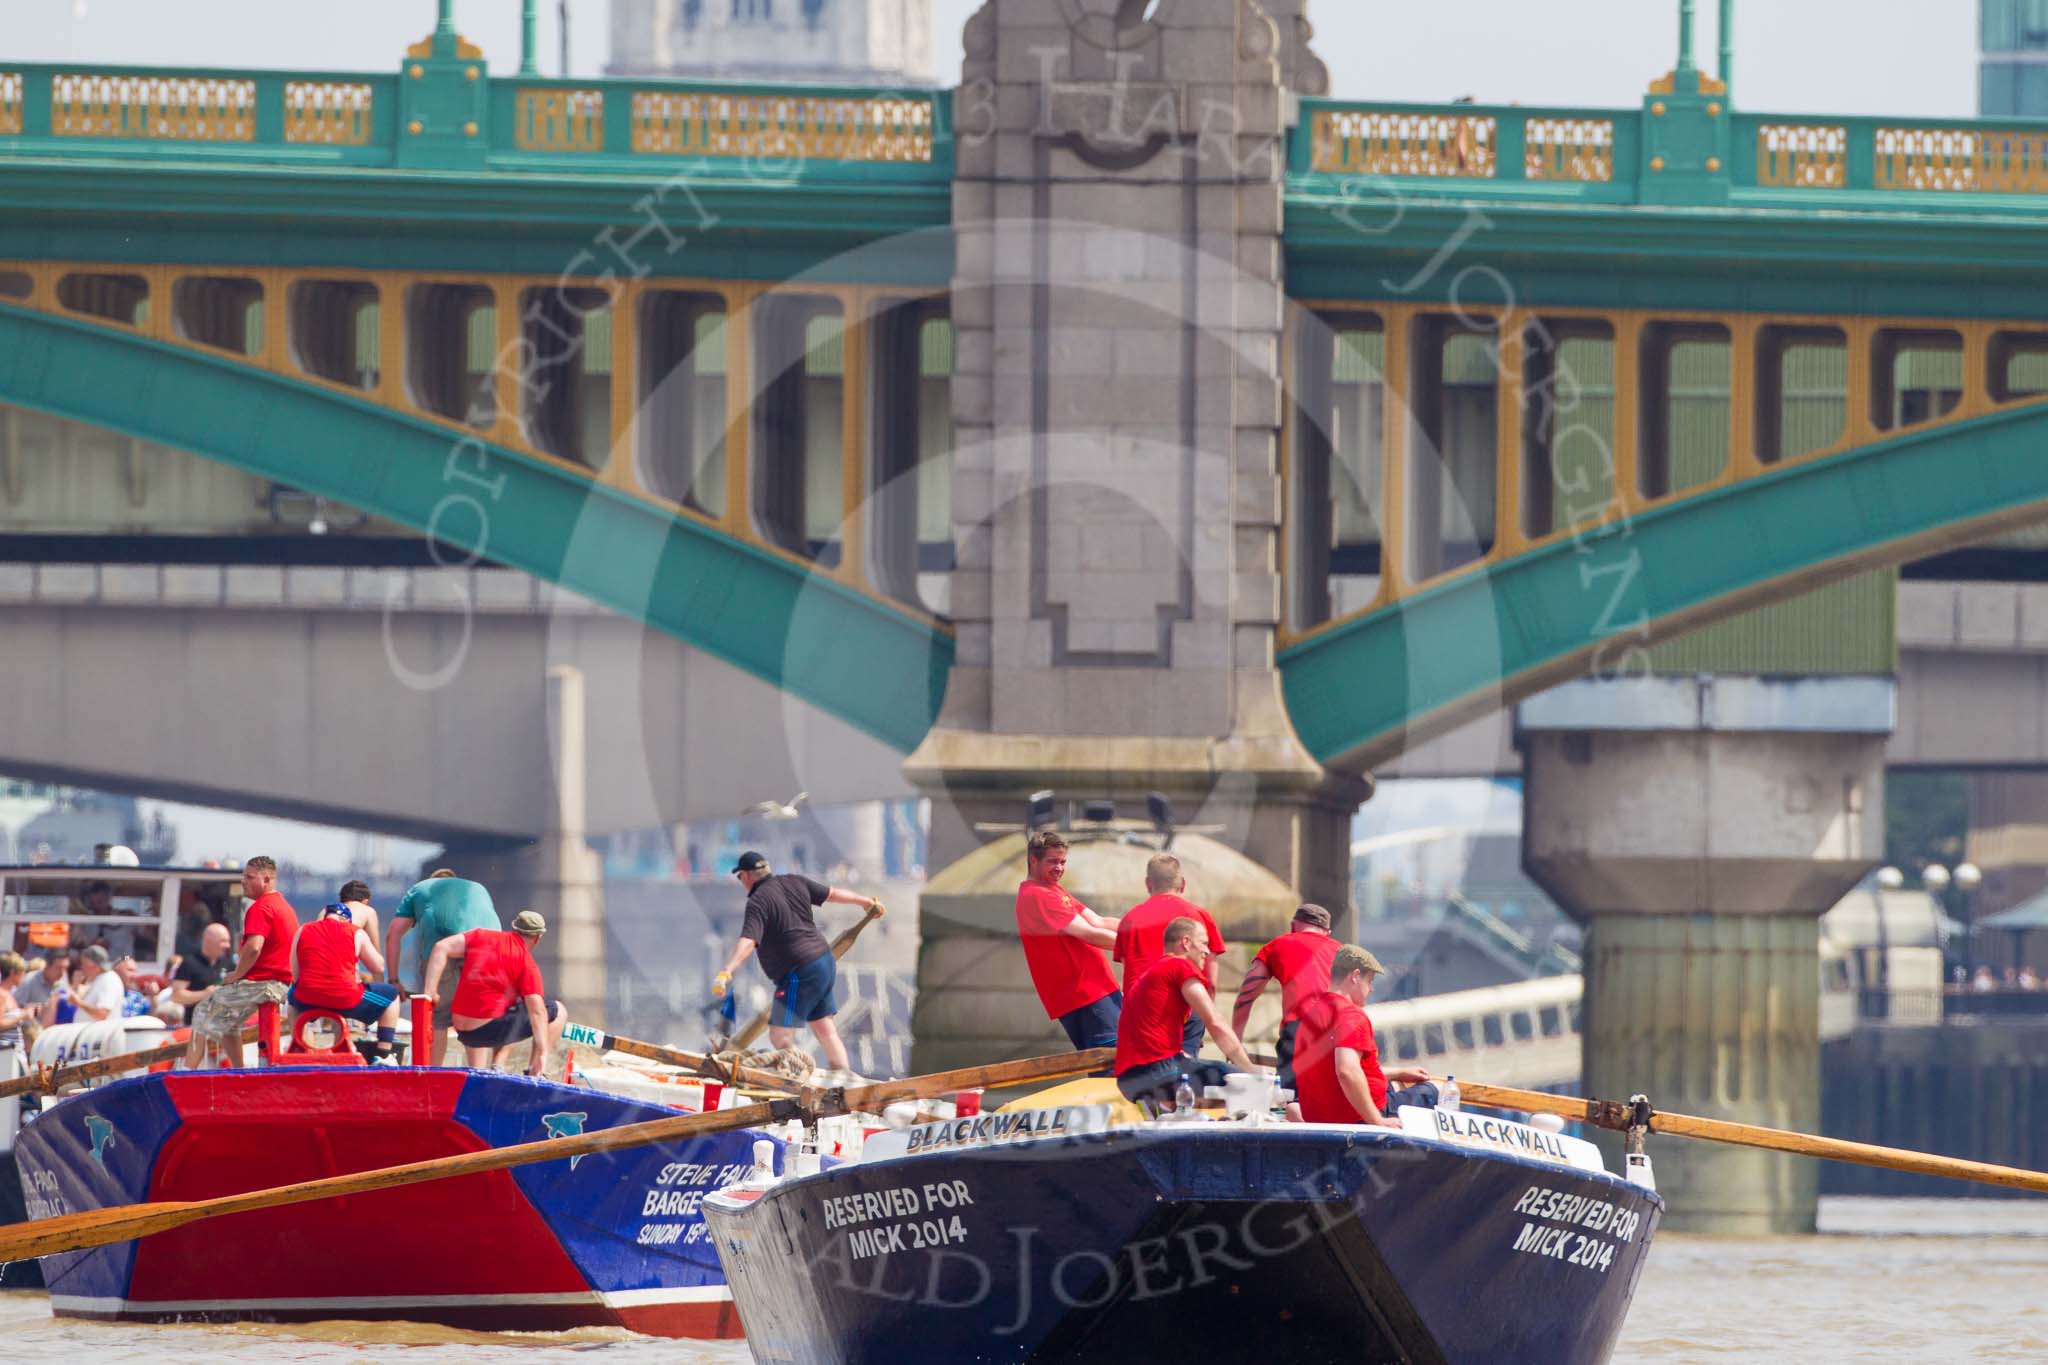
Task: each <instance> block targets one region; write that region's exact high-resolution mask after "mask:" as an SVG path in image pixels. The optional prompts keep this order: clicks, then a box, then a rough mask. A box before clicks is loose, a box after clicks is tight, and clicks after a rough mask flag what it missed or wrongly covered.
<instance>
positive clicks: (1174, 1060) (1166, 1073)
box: [1116, 916, 1254, 1104]
mask: <svg viewBox="0 0 2048 1365" xmlns="http://www.w3.org/2000/svg"><path fill="white" fill-rule="evenodd" d="M1162 938H1163V942H1164V948H1165V952H1164V955H1163V956H1161V957H1160V958H1159V959H1158V960H1157V961H1155V962H1154V963H1153V964H1152V965H1151V966H1150V967H1148V968H1146V969H1145V974H1144V975H1143V976H1141V977H1139V978H1138V984H1137V985H1135V986H1133V987H1132V988H1131V993H1130V995H1129V997H1128V998H1126V1000H1125V1001H1124V1010H1123V1017H1122V1018H1121V1019H1120V1020H1119V1021H1118V1023H1117V1030H1116V1088H1117V1089H1118V1090H1120V1091H1122V1092H1123V1096H1124V1098H1125V1099H1127V1100H1129V1101H1131V1102H1132V1103H1133V1104H1136V1103H1138V1102H1139V1101H1141V1100H1152V1101H1155V1102H1157V1103H1160V1104H1170V1103H1172V1101H1173V1094H1174V1091H1175V1090H1176V1089H1178V1088H1179V1086H1180V1078H1181V1077H1182V1076H1186V1077H1187V1078H1188V1080H1189V1082H1190V1083H1191V1084H1192V1085H1194V1087H1195V1093H1196V1094H1197V1095H1200V1094H1201V1088H1202V1087H1203V1086H1208V1085H1221V1084H1223V1078H1224V1077H1225V1076H1228V1075H1230V1074H1231V1073H1232V1072H1235V1071H1238V1070H1240V1069H1242V1070H1245V1071H1251V1070H1253V1069H1254V1068H1253V1066H1252V1059H1251V1058H1250V1057H1248V1056H1246V1055H1245V1051H1244V1044H1242V1043H1240V1042H1238V1040H1237V1035H1236V1034H1235V1033H1232V1032H1231V1031H1230V1028H1229V1026H1228V1025H1226V1024H1225V1023H1224V1022H1223V1016H1222V1015H1221V1014H1220V1013H1219V1012H1218V1011H1217V1009H1216V1001H1215V999H1214V998H1213V997H1212V996H1210V994H1209V988H1208V986H1207V985H1206V984H1204V982H1203V981H1202V967H1203V965H1204V964H1205V963H1206V962H1207V961H1208V957H1209V952H1208V947H1209V939H1208V935H1207V934H1206V933H1205V932H1204V931H1203V929H1202V926H1201V924H1200V923H1199V922H1197V921H1196V920H1194V919H1193V918H1191V917H1188V916H1182V917H1181V918H1179V919H1176V920H1174V921H1173V922H1172V923H1170V924H1168V925H1167V926H1166V931H1165V933H1164V934H1163V935H1162ZM1190 1015H1192V1016H1194V1018H1195V1020H1196V1021H1197V1022H1198V1023H1200V1024H1201V1025H1202V1027H1204V1028H1206V1029H1208V1031H1209V1035H1210V1036H1211V1037H1213V1038H1214V1039H1215V1040H1216V1046H1218V1047H1220V1048H1222V1049H1223V1055H1224V1056H1225V1057H1228V1058H1229V1059H1230V1060H1231V1061H1232V1062H1235V1063H1236V1065H1235V1066H1231V1065H1227V1064H1225V1063H1223V1062H1215V1061H1208V1060H1205V1059H1203V1058H1200V1057H1193V1056H1190V1055H1188V1054H1187V1053H1185V1052H1183V1051H1182V1047H1183V1046H1184V1042H1185V1038H1184V1035H1185V1031H1186V1030H1185V1025H1186V1024H1187V1022H1188V1017H1189V1016H1190Z"/></svg>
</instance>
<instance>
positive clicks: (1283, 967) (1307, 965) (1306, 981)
mask: <svg viewBox="0 0 2048 1365" xmlns="http://www.w3.org/2000/svg"><path fill="white" fill-rule="evenodd" d="M1336 955H1337V940H1336V939H1334V938H1332V937H1330V912H1329V911H1327V910H1325V909H1323V907H1322V906H1320V905H1304V906H1302V907H1301V908H1300V909H1298V910H1296V911H1295V912H1294V923H1293V925H1292V927H1291V928H1290V929H1289V930H1288V932H1287V933H1284V934H1282V935H1280V937H1278V938H1276V939H1274V940H1273V941H1272V942H1271V943H1268V944H1267V945H1266V946H1265V947H1263V948H1261V949H1259V952H1258V956H1256V957H1254V958H1253V959H1252V963H1251V966H1249V967H1247V968H1246V969H1245V973H1244V984H1243V985H1242V986H1240V987H1238V991H1237V1005H1236V1007H1235V1008H1234V1009H1232V1010H1231V1012H1230V1026H1231V1028H1232V1029H1234V1030H1236V1032H1237V1036H1238V1037H1240V1038H1242V1037H1244V1026H1245V1025H1246V1024H1247V1023H1248V1022H1250V1020H1251V1017H1252V1005H1253V1004H1254V1003H1256V1002H1257V1000H1258V998H1259V996H1260V995H1261V994H1262V993H1263V992H1264V991H1265V989H1266V983H1267V982H1268V981H1275V980H1277V981H1278V982H1279V983H1280V1041H1279V1043H1278V1044H1277V1045H1276V1046H1275V1048H1274V1051H1275V1052H1276V1053H1277V1054H1278V1056H1279V1058H1280V1085H1281V1088H1282V1089H1286V1090H1292V1089H1293V1088H1294V1034H1295V1029H1296V1027H1297V1026H1298V1025H1299V1024H1300V1022H1301V1004H1302V1002H1303V1001H1304V1000H1306V999H1308V998H1309V997H1310V996H1311V995H1314V994H1315V993H1316V992H1318V991H1320V990H1322V989H1323V987H1324V986H1325V985H1326V984H1327V983H1328V981H1329V979H1330V959H1331V958H1333V957H1335V956H1336Z"/></svg>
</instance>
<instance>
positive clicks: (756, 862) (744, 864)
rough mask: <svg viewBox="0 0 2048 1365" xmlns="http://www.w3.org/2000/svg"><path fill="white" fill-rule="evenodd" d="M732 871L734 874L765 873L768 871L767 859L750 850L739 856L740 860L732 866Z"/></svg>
mask: <svg viewBox="0 0 2048 1365" xmlns="http://www.w3.org/2000/svg"><path fill="white" fill-rule="evenodd" d="M732 870H733V871H735V872H766V871H767V870H768V858H767V856H766V855H765V854H761V853H756V852H754V850H752V849H751V848H750V849H748V850H747V851H746V852H745V853H742V854H741V855H740V860H739V861H738V862H736V863H734V864H733V865H732Z"/></svg>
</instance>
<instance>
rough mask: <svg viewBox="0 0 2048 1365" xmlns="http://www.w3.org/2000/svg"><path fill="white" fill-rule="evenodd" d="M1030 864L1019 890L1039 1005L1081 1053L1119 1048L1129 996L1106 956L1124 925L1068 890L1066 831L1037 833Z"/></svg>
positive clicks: (1020, 919) (1020, 921)
mask: <svg viewBox="0 0 2048 1365" xmlns="http://www.w3.org/2000/svg"><path fill="white" fill-rule="evenodd" d="M1024 859H1025V861H1024V866H1025V871H1026V872H1027V873H1028V874H1029V875H1028V876H1027V877H1026V879H1025V880H1024V882H1023V883H1022V884H1021V885H1019V886H1018V888H1017V935H1018V937H1019V938H1021V939H1022V940H1023V942H1024V962H1025V965H1026V966H1028V967H1029V968H1030V969H1031V984H1032V985H1033V986H1034V987H1036V988H1037V990H1038V1002H1039V1003H1040V1004H1041V1005H1043V1006H1045V1014H1046V1017H1047V1018H1048V1019H1055V1020H1058V1021H1059V1026H1060V1027H1061V1028H1063V1029H1065V1030H1066V1032H1067V1038H1068V1041H1070V1042H1072V1043H1073V1045H1074V1050H1075V1051H1076V1052H1085V1051H1087V1050H1088V1049H1089V1048H1095V1047H1115V1046H1116V1042H1117V1018H1118V1016H1119V1015H1121V1014H1122V1012H1123V1006H1124V993H1123V992H1122V991H1121V990H1119V989H1117V984H1116V978H1115V977H1114V976H1112V975H1110V971H1109V963H1108V962H1106V961H1105V960H1104V959H1103V956H1102V954H1103V952H1104V951H1105V950H1108V949H1113V948H1115V947H1116V931H1117V925H1118V921H1116V920H1113V919H1106V918H1104V917H1103V916H1101V915H1098V914H1096V913H1095V912H1094V911H1093V910H1090V909H1089V908H1088V907H1087V906H1085V905H1083V904H1081V902H1080V901H1078V900H1075V899H1074V897H1073V895H1072V894H1071V893H1070V892H1068V890H1067V889H1066V888H1065V887H1063V886H1061V885H1060V879H1061V878H1063V877H1065V876H1066V875H1067V841H1066V840H1065V839H1064V838H1062V837H1060V834H1059V832H1058V831H1056V830H1050V829H1046V830H1040V831H1039V832H1038V833H1036V834H1034V835H1032V836H1031V839H1030V841H1029V842H1028V843H1026V844H1025V846H1024Z"/></svg>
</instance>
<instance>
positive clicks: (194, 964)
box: [171, 923, 235, 1018]
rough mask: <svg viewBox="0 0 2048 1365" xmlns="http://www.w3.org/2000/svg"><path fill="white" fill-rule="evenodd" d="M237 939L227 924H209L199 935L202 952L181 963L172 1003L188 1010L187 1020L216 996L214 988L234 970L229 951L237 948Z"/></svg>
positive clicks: (174, 978) (173, 981) (190, 955)
mask: <svg viewBox="0 0 2048 1365" xmlns="http://www.w3.org/2000/svg"><path fill="white" fill-rule="evenodd" d="M233 943H234V940H233V937H232V936H231V935H230V934H229V933H228V927H227V926H226V925H225V924H220V923H214V924H209V925H207V926H206V928H204V929H202V930H201V931H200V933H199V951H198V952H196V953H188V954H186V955H185V957H184V959H183V960H182V961H181V962H179V963H178V972H177V975H176V976H173V977H172V978H171V1001H172V1003H173V1004H178V1005H182V1006H184V1007H185V1009H186V1011H187V1014H186V1017H187V1018H190V1017H191V1014H190V1011H191V1009H192V1008H193V1007H194V1006H195V1005H197V1004H198V1003H199V1002H200V1001H202V1000H205V999H207V998H208V997H210V996H211V995H212V994H213V988H214V987H215V986H218V985H219V984H220V983H221V978H223V977H225V976H226V975H227V974H228V973H229V972H230V971H231V970H233V968H234V965H235V964H234V959H233V958H232V957H231V956H230V955H229V952H228V949H229V948H230V947H232V946H233Z"/></svg>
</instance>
